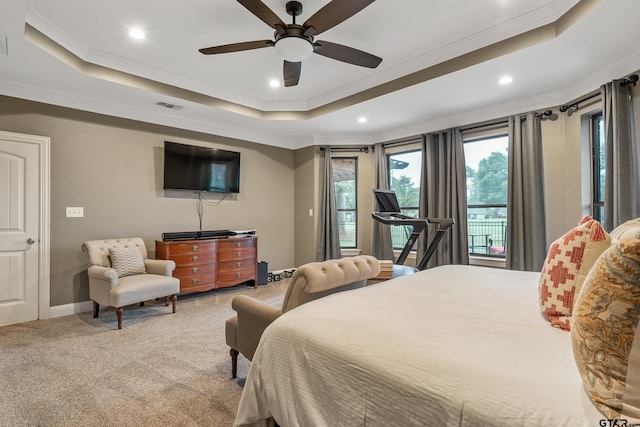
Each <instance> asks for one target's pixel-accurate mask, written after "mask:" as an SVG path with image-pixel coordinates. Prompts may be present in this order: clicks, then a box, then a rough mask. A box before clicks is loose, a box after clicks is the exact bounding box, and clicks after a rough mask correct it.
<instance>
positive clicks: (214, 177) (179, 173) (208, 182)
mask: <svg viewBox="0 0 640 427" xmlns="http://www.w3.org/2000/svg"><path fill="white" fill-rule="evenodd" d="M164 189H165V190H192V191H207V192H215V193H239V192H240V153H238V152H236V151H227V150H221V149H218V148H211V147H201V146H196V145H187V144H178V143H176V142H169V141H165V142H164Z"/></svg>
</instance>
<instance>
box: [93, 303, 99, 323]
mask: <svg viewBox="0 0 640 427" xmlns="http://www.w3.org/2000/svg"><path fill="white" fill-rule="evenodd" d="M99 311H100V304H98V303H97V302H95V301H94V302H93V318H94V319H95V318H97V317H98V312H99Z"/></svg>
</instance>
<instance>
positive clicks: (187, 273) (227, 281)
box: [156, 236, 258, 292]
mask: <svg viewBox="0 0 640 427" xmlns="http://www.w3.org/2000/svg"><path fill="white" fill-rule="evenodd" d="M156 258H157V259H171V260H173V261H174V262H175V263H176V269H175V270H174V272H173V276H174V277H177V278H178V279H180V292H202V291H208V290H210V289H214V288H224V287H228V286H235V285H239V284H240V283H246V282H252V284H253V286H254V287H255V286H256V285H257V270H258V237H257V236H251V237H229V238H221V239H198V240H175V241H167V242H165V241H160V240H156Z"/></svg>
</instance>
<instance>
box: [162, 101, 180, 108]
mask: <svg viewBox="0 0 640 427" xmlns="http://www.w3.org/2000/svg"><path fill="white" fill-rule="evenodd" d="M156 105H159V106H161V107H164V108H168V109H170V110H182V105H176V104H170V103H168V102H162V101H159V102H156Z"/></svg>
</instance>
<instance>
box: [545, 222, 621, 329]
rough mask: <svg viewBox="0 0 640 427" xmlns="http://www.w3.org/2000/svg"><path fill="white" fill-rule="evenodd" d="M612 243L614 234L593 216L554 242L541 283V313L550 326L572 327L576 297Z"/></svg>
mask: <svg viewBox="0 0 640 427" xmlns="http://www.w3.org/2000/svg"><path fill="white" fill-rule="evenodd" d="M609 246H611V237H610V236H609V235H608V234H607V232H606V231H604V229H603V228H602V226H601V225H600V223H599V222H598V221H596V220H595V219H592V218H591V217H590V216H585V217H584V218H582V220H581V221H580V224H579V225H578V226H577V227H575V228H574V229H572V230H570V231H569V232H567V233H566V234H565V235H564V236H562V237H561V238H559V239H558V240H556V241H555V242H553V243H552V244H551V247H550V248H549V253H548V254H547V259H546V260H545V262H544V265H543V266H542V274H541V276H540V283H539V285H538V291H539V295H540V306H541V309H542V314H543V316H544V318H545V319H547V320H548V321H549V322H551V326H555V327H557V328H561V329H564V330H566V331H568V330H569V329H570V326H569V320H570V318H571V314H572V313H573V302H574V299H575V297H576V295H578V292H580V288H581V287H582V283H583V282H584V279H585V278H586V277H587V274H588V273H589V270H591V267H592V266H593V264H594V263H595V262H596V260H597V259H598V257H599V256H600V254H602V252H604V251H605V250H606V249H607V248H609Z"/></svg>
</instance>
